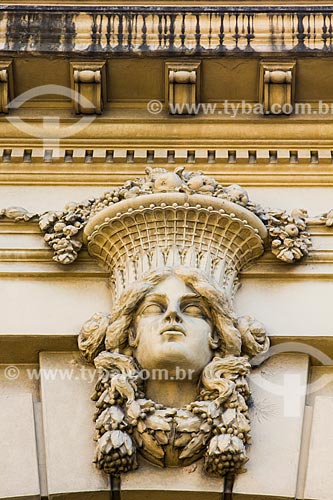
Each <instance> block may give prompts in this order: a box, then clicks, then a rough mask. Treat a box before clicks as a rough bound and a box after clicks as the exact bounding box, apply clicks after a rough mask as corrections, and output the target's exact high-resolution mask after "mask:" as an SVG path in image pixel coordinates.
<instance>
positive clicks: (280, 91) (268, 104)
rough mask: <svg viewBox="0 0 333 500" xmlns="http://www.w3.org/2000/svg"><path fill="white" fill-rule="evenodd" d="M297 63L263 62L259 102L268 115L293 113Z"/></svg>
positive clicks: (261, 65) (261, 64)
mask: <svg viewBox="0 0 333 500" xmlns="http://www.w3.org/2000/svg"><path fill="white" fill-rule="evenodd" d="M295 67H296V62H295V61H287V62H280V61H261V63H260V76H259V102H260V103H262V104H263V107H264V113H265V114H266V115H270V114H272V115H288V114H291V113H292V110H293V105H294V99H295Z"/></svg>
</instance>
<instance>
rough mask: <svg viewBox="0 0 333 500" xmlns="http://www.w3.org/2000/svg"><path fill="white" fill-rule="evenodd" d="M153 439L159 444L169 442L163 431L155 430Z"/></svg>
mask: <svg viewBox="0 0 333 500" xmlns="http://www.w3.org/2000/svg"><path fill="white" fill-rule="evenodd" d="M155 439H156V441H157V442H158V443H159V444H162V445H164V444H168V442H169V438H168V436H167V434H166V433H165V432H163V431H156V432H155Z"/></svg>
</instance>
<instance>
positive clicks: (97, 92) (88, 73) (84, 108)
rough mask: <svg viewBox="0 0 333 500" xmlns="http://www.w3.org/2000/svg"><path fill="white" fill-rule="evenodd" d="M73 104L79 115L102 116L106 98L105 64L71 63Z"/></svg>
mask: <svg viewBox="0 0 333 500" xmlns="http://www.w3.org/2000/svg"><path fill="white" fill-rule="evenodd" d="M71 80H72V89H73V90H74V92H75V93H76V95H75V97H74V99H73V104H74V109H75V113H77V114H87V115H88V114H94V113H96V114H98V115H99V114H101V113H102V110H103V100H104V99H105V96H106V89H105V84H106V76H105V62H90V61H89V63H82V62H81V63H75V62H72V63H71Z"/></svg>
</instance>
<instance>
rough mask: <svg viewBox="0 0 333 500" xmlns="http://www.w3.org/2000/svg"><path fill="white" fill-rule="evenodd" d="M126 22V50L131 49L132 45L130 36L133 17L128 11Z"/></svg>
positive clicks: (131, 36)
mask: <svg viewBox="0 0 333 500" xmlns="http://www.w3.org/2000/svg"><path fill="white" fill-rule="evenodd" d="M127 22H128V26H127V32H128V34H127V45H128V50H129V51H131V50H132V48H133V46H132V38H133V35H132V33H133V17H132V14H131V13H129V14H128V17H127Z"/></svg>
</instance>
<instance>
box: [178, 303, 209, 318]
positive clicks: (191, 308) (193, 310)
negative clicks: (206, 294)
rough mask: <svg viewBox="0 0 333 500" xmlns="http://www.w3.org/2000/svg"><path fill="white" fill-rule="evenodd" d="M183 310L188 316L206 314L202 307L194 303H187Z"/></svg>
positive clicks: (202, 315)
mask: <svg viewBox="0 0 333 500" xmlns="http://www.w3.org/2000/svg"><path fill="white" fill-rule="evenodd" d="M183 312H184V313H185V314H188V315H189V316H197V317H200V318H204V317H205V316H206V315H205V313H204V311H203V309H202V308H201V307H200V306H197V305H195V304H189V305H187V306H185V307H184V309H183Z"/></svg>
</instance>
